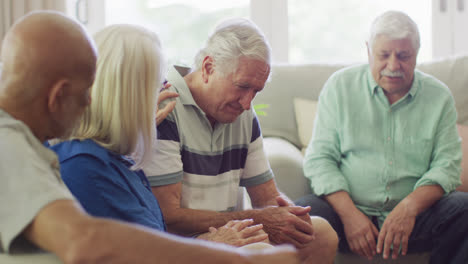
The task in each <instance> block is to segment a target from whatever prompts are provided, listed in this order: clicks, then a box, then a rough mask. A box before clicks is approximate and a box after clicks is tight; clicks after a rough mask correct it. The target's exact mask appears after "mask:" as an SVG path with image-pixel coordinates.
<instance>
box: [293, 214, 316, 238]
mask: <svg viewBox="0 0 468 264" xmlns="http://www.w3.org/2000/svg"><path fill="white" fill-rule="evenodd" d="M295 220H296V221H294V227H295V228H296V229H297V230H298V231H301V232H303V233H305V234H308V235H314V227H313V226H312V224H309V223H307V222H306V221H304V220H302V219H300V218H297V219H295Z"/></svg>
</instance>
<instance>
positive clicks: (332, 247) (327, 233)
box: [310, 216, 338, 254]
mask: <svg viewBox="0 0 468 264" xmlns="http://www.w3.org/2000/svg"><path fill="white" fill-rule="evenodd" d="M310 219H311V221H312V226H313V227H314V233H315V239H318V240H319V244H320V245H322V246H321V248H323V249H326V250H327V252H329V253H330V254H335V253H336V250H337V248H338V235H337V233H336V231H335V230H334V229H333V227H332V226H331V225H330V223H328V221H327V220H325V219H324V218H322V217H319V216H311V217H310Z"/></svg>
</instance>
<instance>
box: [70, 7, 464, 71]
mask: <svg viewBox="0 0 468 264" xmlns="http://www.w3.org/2000/svg"><path fill="white" fill-rule="evenodd" d="M67 1H68V2H70V1H71V2H76V0H67ZM460 1H462V0H460ZM460 1H458V2H460ZM78 2H85V3H86V6H87V9H88V10H89V15H88V14H87V13H86V14H85V17H86V21H88V24H87V25H88V28H89V29H90V30H91V32H95V31H96V30H98V29H100V28H102V27H103V26H104V25H109V24H114V23H132V24H139V25H142V26H145V27H148V28H149V29H151V30H153V31H155V32H157V33H158V34H159V36H160V37H161V41H162V42H163V47H164V50H165V53H166V55H167V57H168V58H169V63H171V64H172V63H179V64H180V63H181V64H185V65H191V64H192V59H193V57H194V55H195V53H196V51H197V50H198V49H199V48H201V47H202V45H203V43H204V41H205V40H206V38H207V37H208V34H209V32H211V31H212V29H213V27H214V26H215V25H216V24H217V23H218V22H219V21H220V20H223V19H226V18H229V17H248V18H250V19H252V20H253V21H254V22H255V23H257V25H258V26H259V27H260V28H261V29H262V30H263V32H264V33H265V35H266V36H267V38H268V39H269V40H270V43H271V45H272V48H273V59H274V62H276V63H296V64H297V63H353V62H366V61H367V52H366V46H365V42H366V40H367V38H368V31H369V28H370V24H371V22H372V20H373V19H374V18H375V17H376V16H377V15H379V14H381V13H383V12H384V11H386V10H392V9H393V10H401V11H404V12H406V13H407V14H408V15H409V16H410V17H412V18H413V19H414V20H415V22H416V23H417V24H418V26H419V31H420V34H421V49H420V51H419V56H418V62H424V61H429V60H431V59H432V58H433V54H436V56H437V57H440V56H447V55H452V54H454V50H455V51H457V52H459V50H460V48H457V47H458V46H460V44H458V46H457V44H456V43H455V44H453V42H457V41H458V42H460V40H459V39H461V38H460V37H458V38H454V37H453V33H452V32H453V25H452V24H453V23H452V22H451V21H454V20H456V21H459V23H458V24H460V25H464V24H466V23H464V21H468V14H466V13H468V12H463V13H461V12H459V11H455V6H454V4H453V3H452V2H454V1H452V0H432V1H429V0H393V1H388V0H334V1H323V0H322V1H319V0H228V1H227V0H223V1H220V0H198V1H192V0H134V1H128V0H107V1H89V0H80V1H78ZM104 3H105V4H104ZM442 3H447V7H446V9H447V12H445V13H442V11H439V6H440V5H442ZM72 5H74V4H72ZM433 7H434V8H433ZM71 13H72V14H74V12H71ZM454 13H456V14H454ZM454 15H457V16H458V17H466V18H465V19H464V20H462V19H461V18H457V16H454ZM96 21H98V22H96ZM460 28H461V27H460ZM434 31H435V33H433V32H434ZM459 31H460V32H462V30H459ZM458 35H459V36H464V35H466V34H458ZM464 40H465V42H463V44H464V43H468V37H465V38H464ZM462 46H463V47H465V46H466V48H465V50H468V45H462ZM453 47H455V48H453Z"/></svg>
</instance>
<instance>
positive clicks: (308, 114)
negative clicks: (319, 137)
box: [294, 97, 317, 152]
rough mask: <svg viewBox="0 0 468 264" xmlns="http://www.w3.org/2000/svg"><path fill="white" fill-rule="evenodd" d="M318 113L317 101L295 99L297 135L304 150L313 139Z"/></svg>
mask: <svg viewBox="0 0 468 264" xmlns="http://www.w3.org/2000/svg"><path fill="white" fill-rule="evenodd" d="M316 111H317V101H315V100H309V99H305V98H300V97H296V98H294V112H295V114H296V123H297V133H298V135H299V140H300V143H301V147H302V149H303V150H304V149H305V148H306V147H307V145H308V144H309V141H310V139H311V138H312V131H313V129H314V120H315V113H316ZM303 152H304V151H303Z"/></svg>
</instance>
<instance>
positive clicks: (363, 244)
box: [359, 237, 372, 258]
mask: <svg viewBox="0 0 468 264" xmlns="http://www.w3.org/2000/svg"><path fill="white" fill-rule="evenodd" d="M359 246H360V247H361V250H362V252H363V253H364V256H366V257H368V258H369V257H372V254H371V249H370V247H369V244H368V243H367V239H366V238H365V237H361V238H359Z"/></svg>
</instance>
